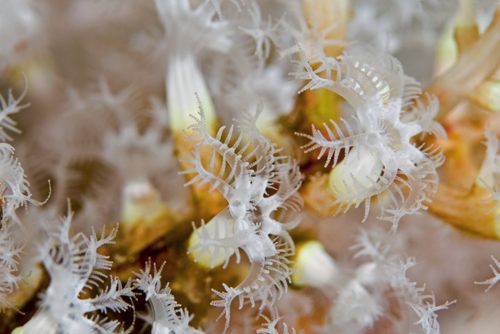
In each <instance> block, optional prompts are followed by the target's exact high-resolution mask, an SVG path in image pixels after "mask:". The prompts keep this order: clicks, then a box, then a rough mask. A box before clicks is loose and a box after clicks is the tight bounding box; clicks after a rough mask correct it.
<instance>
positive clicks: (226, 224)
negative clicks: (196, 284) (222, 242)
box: [189, 208, 234, 268]
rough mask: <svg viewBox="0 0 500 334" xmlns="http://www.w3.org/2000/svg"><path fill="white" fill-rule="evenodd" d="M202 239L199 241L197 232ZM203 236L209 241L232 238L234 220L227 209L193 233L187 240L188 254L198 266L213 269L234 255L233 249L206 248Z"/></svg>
mask: <svg viewBox="0 0 500 334" xmlns="http://www.w3.org/2000/svg"><path fill="white" fill-rule="evenodd" d="M200 229H203V231H201V233H200V234H201V235H202V239H201V240H200V237H199V235H198V234H199V232H200ZM203 236H208V237H209V238H210V239H222V238H231V237H233V236H234V219H233V217H232V216H231V214H230V212H229V209H228V208H226V209H224V210H222V211H221V212H219V213H218V214H217V215H216V216H215V217H213V218H212V219H211V220H210V221H209V222H208V223H207V224H205V225H204V226H201V227H199V228H198V230H196V231H194V232H193V233H192V234H191V237H190V238H189V253H190V255H191V257H192V258H193V259H194V260H195V261H196V262H198V263H199V264H200V265H202V266H204V267H206V268H214V267H217V266H220V265H222V264H223V263H224V262H225V261H226V259H227V258H228V257H230V256H231V255H233V254H234V249H233V248H221V247H215V246H208V247H205V246H207V241H209V240H206V239H204V238H203Z"/></svg>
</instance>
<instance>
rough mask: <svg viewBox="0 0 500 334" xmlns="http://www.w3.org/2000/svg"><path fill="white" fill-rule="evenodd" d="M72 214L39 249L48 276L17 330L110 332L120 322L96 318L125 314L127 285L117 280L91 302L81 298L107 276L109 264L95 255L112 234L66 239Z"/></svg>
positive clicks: (32, 333)
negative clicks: (32, 308) (30, 313)
mask: <svg viewBox="0 0 500 334" xmlns="http://www.w3.org/2000/svg"><path fill="white" fill-rule="evenodd" d="M71 220H72V215H71V214H69V215H68V216H67V217H66V219H65V220H64V221H63V222H62V224H61V225H60V226H59V227H58V230H57V231H55V232H54V233H52V234H51V238H50V239H49V240H48V242H47V245H45V246H42V247H41V261H42V263H43V265H44V267H45V269H46V270H47V272H48V274H49V276H50V284H49V287H48V288H47V290H46V291H45V292H44V294H43V297H42V301H41V307H40V309H39V310H38V312H37V313H36V314H35V315H34V316H33V317H32V318H31V319H30V320H29V321H28V322H27V323H26V324H25V325H24V326H22V327H21V328H18V329H17V331H18V332H19V333H23V334H36V333H68V334H69V333H77V334H80V333H82V334H83V333H116V332H118V329H119V327H120V323H119V322H117V321H114V320H108V319H106V318H104V317H100V316H98V315H96V312H97V311H99V312H101V313H106V311H108V310H111V311H115V312H122V311H125V310H126V309H127V308H129V307H130V304H129V303H128V301H127V299H128V298H132V297H133V296H134V293H133V291H132V287H131V285H130V282H128V283H127V284H126V285H122V283H121V282H120V280H119V279H118V278H113V277H111V278H109V285H108V286H107V287H106V288H105V289H102V290H101V291H100V292H99V294H97V295H96V296H95V297H90V298H82V297H83V296H84V295H85V294H86V292H88V291H89V290H90V289H92V288H98V287H99V286H100V285H101V284H102V283H104V281H105V280H108V275H107V274H106V273H105V271H109V270H110V269H111V266H112V262H111V261H110V260H109V258H108V256H105V255H102V254H99V253H98V251H97V250H98V249H99V248H100V247H102V246H104V245H107V244H110V243H113V239H114V237H115V236H116V229H114V230H113V231H112V232H111V233H110V234H109V235H105V234H104V232H103V233H102V234H101V236H100V238H98V237H97V236H96V235H95V234H94V235H92V236H90V237H87V236H86V235H84V234H82V233H78V234H76V235H74V236H70V234H69V229H70V224H71Z"/></svg>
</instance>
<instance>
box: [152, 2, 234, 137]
mask: <svg viewBox="0 0 500 334" xmlns="http://www.w3.org/2000/svg"><path fill="white" fill-rule="evenodd" d="M155 3H156V9H157V12H158V15H159V16H160V19H161V22H162V24H163V26H164V29H165V43H166V46H167V49H168V50H169V52H168V55H167V69H166V80H165V81H166V93H167V104H168V106H167V108H168V111H169V115H170V123H171V126H172V128H173V129H174V131H177V132H179V131H182V130H184V129H186V128H187V126H188V125H189V123H190V120H189V117H188V115H189V114H191V113H194V112H196V110H197V108H198V101H197V99H196V96H198V99H199V101H200V103H201V104H202V106H203V108H204V110H205V111H206V112H207V115H208V117H209V121H210V122H214V121H215V110H214V106H213V102H212V99H211V97H210V94H209V91H208V87H207V85H206V83H205V79H204V78H203V74H202V71H201V68H200V64H199V59H198V57H199V56H200V54H202V53H203V52H204V51H205V52H206V51H216V52H226V51H227V50H228V49H229V47H230V46H231V41H230V39H229V37H228V29H227V22H225V21H223V20H220V19H215V15H216V10H215V7H214V6H213V5H212V3H211V2H210V1H204V2H202V3H201V4H200V5H198V6H197V7H196V8H192V6H191V1H189V0H156V1H155ZM214 125H215V123H212V124H211V126H214Z"/></svg>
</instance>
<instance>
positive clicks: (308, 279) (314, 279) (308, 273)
mask: <svg viewBox="0 0 500 334" xmlns="http://www.w3.org/2000/svg"><path fill="white" fill-rule="evenodd" d="M339 278H340V273H339V270H338V268H337V265H336V264H335V261H334V260H333V259H332V257H331V256H330V255H329V254H328V253H327V252H326V251H325V248H324V247H323V245H322V244H321V243H320V242H318V241H309V242H307V243H305V244H303V245H302V246H301V247H300V248H299V249H298V254H297V260H296V265H295V272H294V273H293V275H292V280H293V283H294V284H296V285H299V286H302V285H308V286H313V287H317V288H321V287H323V288H325V287H328V286H332V285H335V283H336V282H338V280H339Z"/></svg>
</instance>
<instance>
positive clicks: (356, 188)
mask: <svg viewBox="0 0 500 334" xmlns="http://www.w3.org/2000/svg"><path fill="white" fill-rule="evenodd" d="M382 168H383V164H382V162H381V161H380V159H379V157H378V156H377V154H376V152H374V151H373V150H370V149H369V148H367V147H365V146H364V145H360V146H356V147H354V148H353V149H352V150H351V151H350V152H349V154H348V155H347V157H345V159H344V160H342V161H341V162H340V163H339V164H337V166H335V168H333V169H332V171H331V172H330V177H329V180H328V181H329V182H328V184H329V186H330V190H331V191H332V193H333V194H334V195H335V197H337V198H338V199H339V200H342V198H345V197H349V194H352V193H359V192H360V191H361V190H362V189H367V188H371V187H372V186H374V185H375V184H376V183H377V180H378V179H379V177H380V175H381V173H382ZM356 200H362V199H356Z"/></svg>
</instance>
